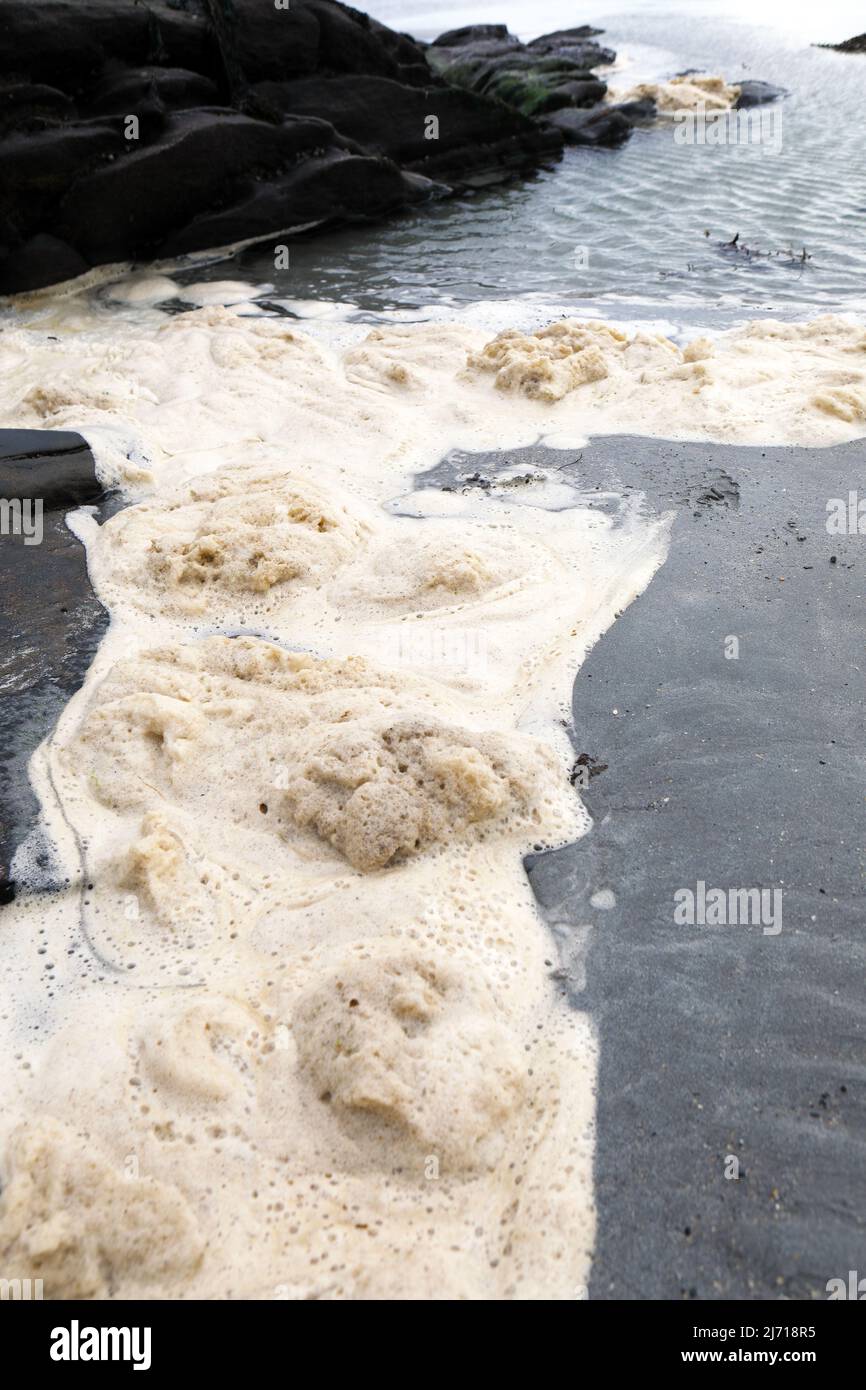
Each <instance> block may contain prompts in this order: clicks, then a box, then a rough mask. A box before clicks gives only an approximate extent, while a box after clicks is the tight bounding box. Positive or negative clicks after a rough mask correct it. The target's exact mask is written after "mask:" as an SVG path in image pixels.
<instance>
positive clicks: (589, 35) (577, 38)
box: [527, 24, 604, 49]
mask: <svg viewBox="0 0 866 1390" xmlns="http://www.w3.org/2000/svg"><path fill="white" fill-rule="evenodd" d="M603 33H604V30H603V29H595V28H594V27H593V26H592V25H591V24H580V25H578V27H577V28H576V29H555V30H554V31H553V33H551V34H539V36H538V38H537V39H530V41H529V43H528V44H527V47H528V48H544V49H547V48H556V47H560V46H561V45H562V44H569V43H581V42H583V40H584V39H593V38H595V37H596V35H597V34H603Z"/></svg>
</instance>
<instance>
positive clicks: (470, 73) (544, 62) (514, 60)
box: [427, 24, 616, 116]
mask: <svg viewBox="0 0 866 1390" xmlns="http://www.w3.org/2000/svg"><path fill="white" fill-rule="evenodd" d="M600 32H601V30H599V29H591V28H589V27H588V26H587V25H584V26H583V27H581V28H579V29H561V30H559V31H557V32H556V33H554V34H542V35H541V37H540V38H537V39H533V40H532V42H531V43H529V44H522V43H521V42H520V41H519V39H517V38H515V36H514V35H513V34H510V33H509V32H508V30H507V29H506V27H505V25H504V24H473V25H469V26H467V27H466V28H464V29H453V30H451V31H449V32H448V33H446V34H441V35H440V36H439V38H438V39H435V40H434V41H433V43H432V44H431V45H430V47H429V49H428V50H427V57H428V61H429V63H430V66H431V67H432V68H433V69H434V71H436V72H438V73H441V75H442V76H443V77H444V78H445V79H446V81H448V82H450V83H451V84H452V85H453V86H456V87H464V88H466V89H467V90H468V91H471V92H478V93H480V94H481V95H483V96H487V97H495V98H496V99H497V100H499V101H502V102H504V103H505V104H506V105H508V106H513V107H515V109H516V110H518V111H520V112H522V113H523V115H525V116H544V115H546V114H547V113H549V112H551V111H556V110H559V109H561V108H563V107H591V106H594V105H595V104H596V103H598V102H599V101H600V100H601V98H602V97H603V96H604V94H605V92H606V91H607V84H606V83H605V82H603V81H601V80H600V79H599V78H598V77H596V76H595V74H594V72H593V68H597V67H601V66H602V65H603V64H605V63H612V62H613V61H614V59H615V57H616V54H615V53H614V52H613V50H612V49H610V48H602V47H601V46H600V45H599V44H597V43H595V41H594V38H593V35H596V34H599V33H600Z"/></svg>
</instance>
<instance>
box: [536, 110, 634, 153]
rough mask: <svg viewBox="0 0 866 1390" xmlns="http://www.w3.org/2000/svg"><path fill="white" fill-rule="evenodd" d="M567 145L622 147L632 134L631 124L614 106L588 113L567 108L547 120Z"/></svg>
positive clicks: (555, 112) (554, 113) (556, 112)
mask: <svg viewBox="0 0 866 1390" xmlns="http://www.w3.org/2000/svg"><path fill="white" fill-rule="evenodd" d="M548 119H549V120H550V123H551V125H554V126H556V128H557V130H559V131H560V132H561V134H562V135H563V137H564V139H565V142H566V144H567V145H604V146H615V145H622V144H624V143H625V141H626V140H627V139H628V138H629V136H630V135H631V132H632V129H633V127H632V122H631V121H630V120H629V118H628V117H627V116H625V115H623V113H622V111H619V110H617V108H616V107H615V106H596V107H593V108H592V109H591V110H589V111H578V110H575V109H574V108H573V107H572V108H568V107H566V108H564V109H563V110H561V111H554V112H553V114H552V115H551V116H550V117H549V118H548Z"/></svg>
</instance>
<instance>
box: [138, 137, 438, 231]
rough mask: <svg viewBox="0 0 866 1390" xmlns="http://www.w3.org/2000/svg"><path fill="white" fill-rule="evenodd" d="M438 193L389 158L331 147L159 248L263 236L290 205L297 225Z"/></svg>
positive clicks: (348, 217) (369, 213)
mask: <svg viewBox="0 0 866 1390" xmlns="http://www.w3.org/2000/svg"><path fill="white" fill-rule="evenodd" d="M434 192H436V188H435V186H434V185H433V184H431V183H430V181H429V180H427V179H422V178H418V177H417V176H413V175H412V174H410V173H406V172H405V171H404V170H402V169H400V168H398V166H397V165H396V164H394V163H393V162H392V161H391V160H384V159H375V158H372V157H370V156H368V155H359V154H350V153H347V152H345V151H338V150H331V151H328V152H327V153H325V154H323V155H321V156H319V157H315V158H312V159H306V160H303V161H299V163H298V164H297V166H296V167H295V168H294V169H293V170H291V171H289V172H288V173H286V174H284V175H281V176H279V177H277V178H274V179H271V180H268V181H267V182H265V183H260V184H257V185H255V184H252V183H251V184H250V185H249V186H248V191H247V193H246V195H245V196H242V197H241V198H239V199H236V200H235V201H234V202H233V203H232V205H231V206H230V207H228V208H226V209H224V210H222V211H215V212H212V213H210V214H203V215H202V216H200V217H197V218H194V219H193V220H192V221H191V222H189V223H188V224H187V225H186V226H185V227H184V228H183V229H182V230H181V231H179V232H175V233H170V234H169V235H168V236H167V237H166V238H165V240H163V241H162V242H160V244H159V246H158V247H157V248H156V254H157V255H158V256H159V257H174V256H181V255H185V254H186V253H188V252H190V251H194V250H196V249H197V248H198V247H200V246H213V247H221V246H229V245H231V244H233V243H234V242H236V241H240V240H242V239H244V238H265V237H267V236H268V235H270V234H273V233H274V230H275V229H278V228H281V227H282V226H283V225H284V219H285V217H286V211H285V210H286V208H291V209H292V218H293V219H294V225H297V226H308V225H310V224H311V223H321V224H324V223H327V222H330V221H344V222H352V221H361V220H369V219H372V218H380V217H385V216H387V215H388V214H389V213H392V212H395V211H396V210H398V209H399V208H402V207H405V206H407V204H409V203H414V202H421V201H423V200H424V199H425V198H427V197H429V196H431V195H432V194H433V193H434Z"/></svg>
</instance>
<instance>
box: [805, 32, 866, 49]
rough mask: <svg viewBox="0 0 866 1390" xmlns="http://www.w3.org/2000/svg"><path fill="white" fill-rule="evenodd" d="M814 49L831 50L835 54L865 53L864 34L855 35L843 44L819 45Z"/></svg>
mask: <svg viewBox="0 0 866 1390" xmlns="http://www.w3.org/2000/svg"><path fill="white" fill-rule="evenodd" d="M815 47H816V48H832V49H834V50H835V52H836V53H866V34H857V35H856V36H855V37H854V38H853V39H845V40H844V42H843V43H819V44H816V45H815Z"/></svg>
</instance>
